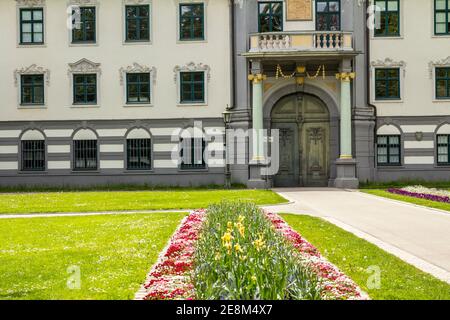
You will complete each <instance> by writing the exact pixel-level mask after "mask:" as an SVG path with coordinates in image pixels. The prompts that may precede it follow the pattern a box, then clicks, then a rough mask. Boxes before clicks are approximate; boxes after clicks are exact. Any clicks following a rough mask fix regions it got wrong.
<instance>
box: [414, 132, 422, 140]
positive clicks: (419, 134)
mask: <svg viewBox="0 0 450 320" xmlns="http://www.w3.org/2000/svg"><path fill="white" fill-rule="evenodd" d="M415 135H416V140H417V141H422V140H423V132H422V131H417V132H416V134H415Z"/></svg>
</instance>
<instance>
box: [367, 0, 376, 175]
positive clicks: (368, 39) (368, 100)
mask: <svg viewBox="0 0 450 320" xmlns="http://www.w3.org/2000/svg"><path fill="white" fill-rule="evenodd" d="M369 5H370V3H369V1H366V16H367V19H366V21H369V19H373V18H372V17H371V15H370V14H369ZM365 29H366V59H367V63H366V86H367V87H366V93H367V96H366V99H367V105H368V106H369V107H371V108H372V109H373V115H374V117H375V126H374V127H373V139H374V147H375V141H376V139H377V107H376V106H375V105H373V104H371V103H370V97H371V89H372V88H371V86H370V82H371V76H370V30H369V26H366V28H365ZM373 165H374V168H376V159H375V154H374V161H373Z"/></svg>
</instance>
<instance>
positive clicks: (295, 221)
mask: <svg viewBox="0 0 450 320" xmlns="http://www.w3.org/2000/svg"><path fill="white" fill-rule="evenodd" d="M283 218H284V219H285V221H286V222H288V223H289V225H290V226H291V227H292V228H293V229H295V230H296V231H297V232H299V233H300V234H301V235H302V236H304V237H305V238H306V239H308V241H310V242H311V243H312V244H313V245H314V246H316V247H317V248H318V249H319V250H320V252H321V253H322V254H323V255H324V256H325V257H326V258H327V259H328V260H329V261H330V262H332V263H333V264H335V265H336V266H337V267H338V268H339V269H340V270H341V271H342V272H344V273H345V274H346V275H348V276H349V277H350V278H351V279H353V281H355V282H356V283H357V284H358V285H359V286H360V287H361V289H362V290H364V291H366V292H367V293H368V294H369V295H370V297H371V298H372V299H378V300H403V299H406V300H419V299H420V300H421V299H424V300H435V299H442V300H448V299H450V285H449V284H447V283H445V282H443V281H440V280H438V279H436V278H434V277H433V276H431V275H429V274H427V273H425V272H422V271H420V270H418V269H417V268H415V267H413V266H412V265H410V264H408V263H406V262H404V261H402V260H401V259H399V258H397V257H395V256H393V255H391V254H389V253H387V252H386V251H384V250H382V249H380V248H379V247H377V246H375V245H373V244H371V243H369V242H367V241H366V240H363V239H361V238H358V237H357V236H355V235H353V234H351V233H349V232H347V231H345V230H342V229H340V228H338V227H337V226H335V225H333V224H331V223H329V222H326V221H324V220H322V219H320V218H315V217H310V216H305V215H288V214H286V215H283ZM370 266H377V267H379V268H380V271H381V283H380V284H381V286H380V288H373V289H370V288H368V286H367V283H368V279H369V276H370V275H372V273H369V272H368V268H369V267H370Z"/></svg>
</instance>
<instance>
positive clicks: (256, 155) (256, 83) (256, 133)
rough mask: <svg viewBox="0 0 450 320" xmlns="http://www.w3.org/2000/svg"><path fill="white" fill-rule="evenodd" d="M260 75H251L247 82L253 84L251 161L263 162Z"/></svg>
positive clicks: (261, 87) (261, 81)
mask: <svg viewBox="0 0 450 320" xmlns="http://www.w3.org/2000/svg"><path fill="white" fill-rule="evenodd" d="M264 79H265V76H264V75H262V74H251V75H250V76H249V80H250V81H252V83H253V90H252V91H253V99H252V103H253V104H252V122H253V145H252V147H253V148H252V149H253V155H252V160H253V161H262V160H264V132H263V129H264V127H263V80H264Z"/></svg>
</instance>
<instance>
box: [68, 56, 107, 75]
mask: <svg viewBox="0 0 450 320" xmlns="http://www.w3.org/2000/svg"><path fill="white" fill-rule="evenodd" d="M68 73H69V75H70V74H73V73H97V74H101V69H100V63H95V62H92V61H89V60H88V59H81V60H79V61H77V62H75V63H69V72H68Z"/></svg>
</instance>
